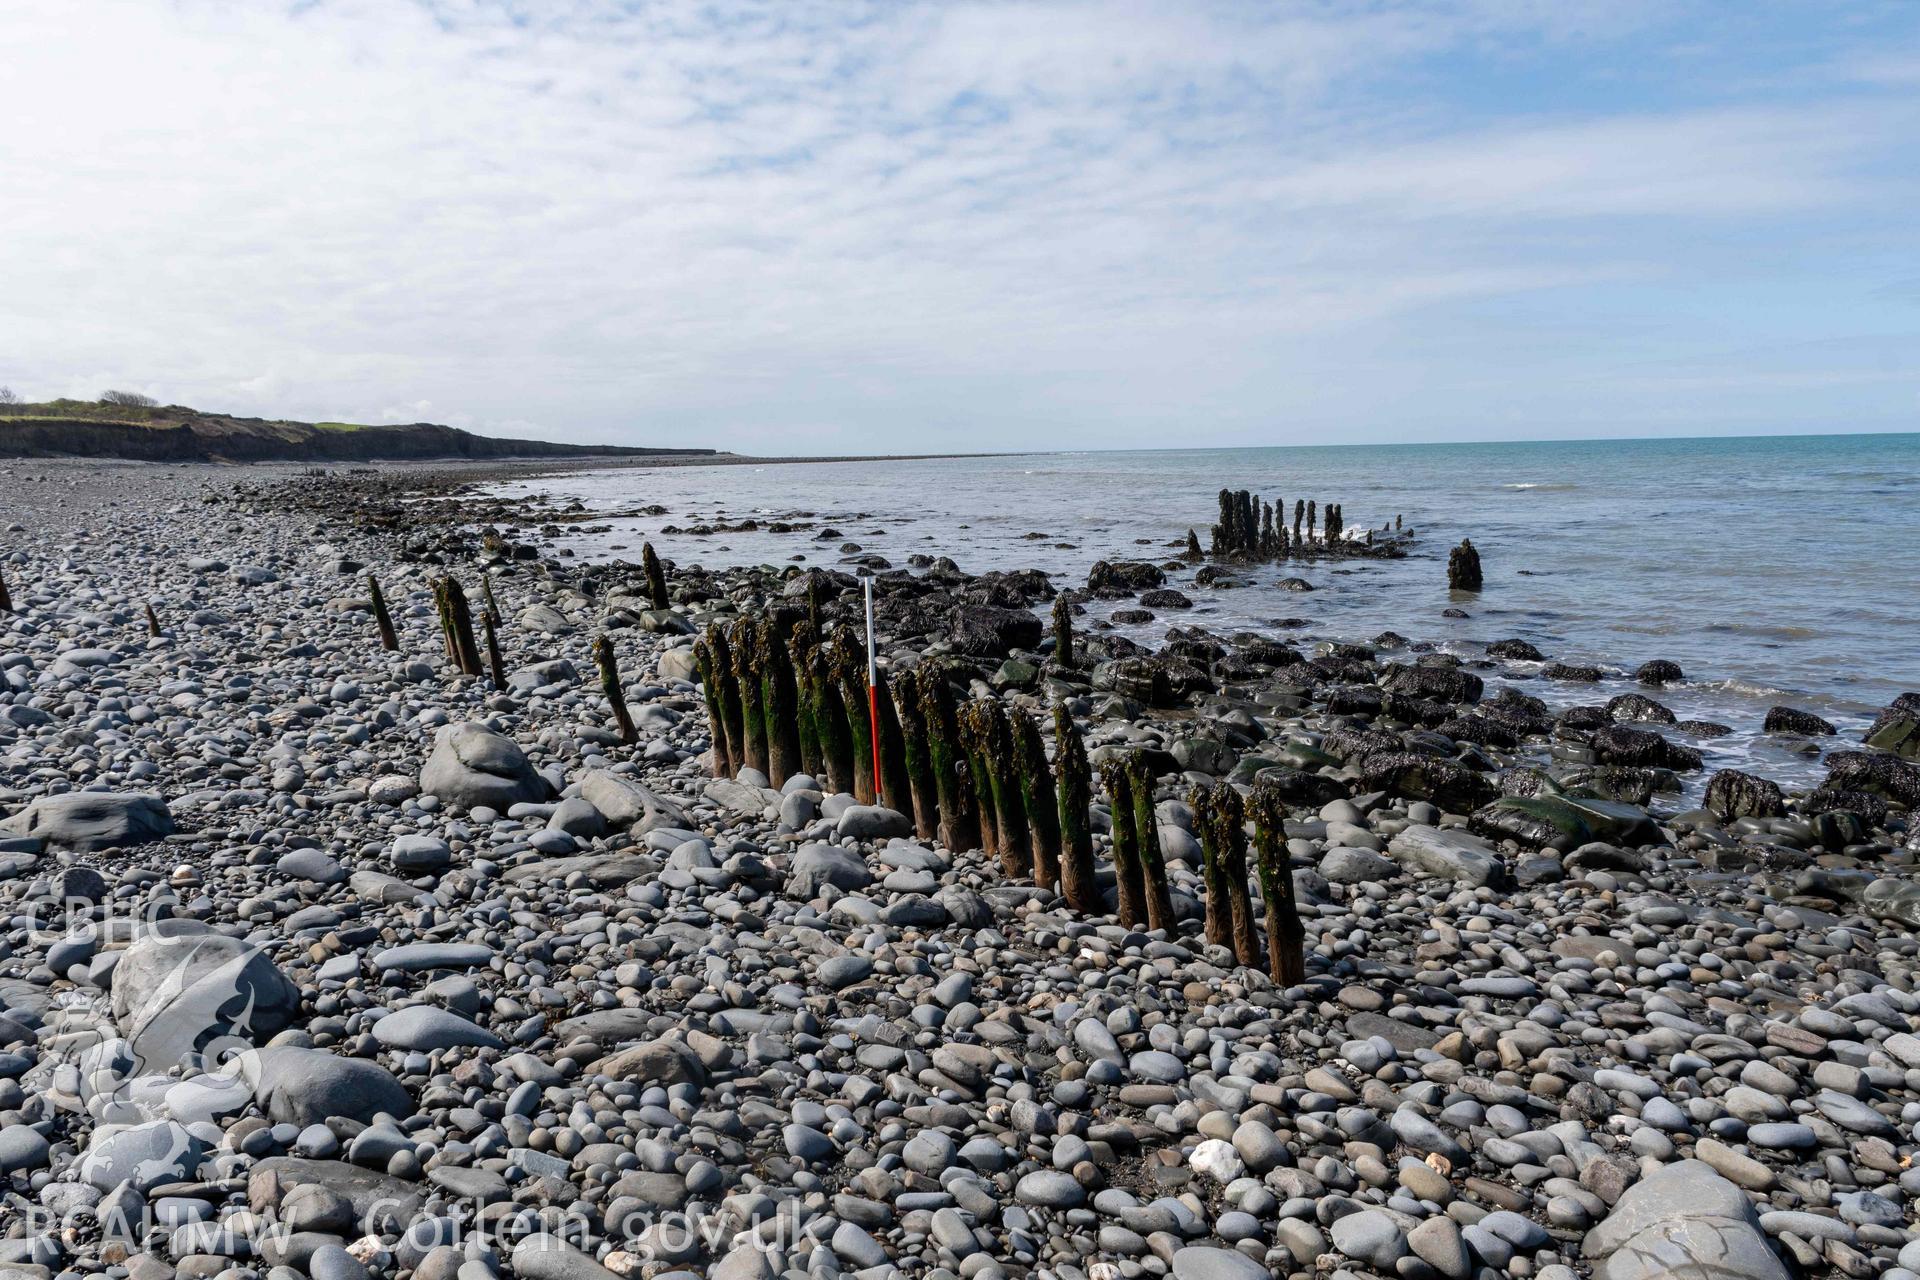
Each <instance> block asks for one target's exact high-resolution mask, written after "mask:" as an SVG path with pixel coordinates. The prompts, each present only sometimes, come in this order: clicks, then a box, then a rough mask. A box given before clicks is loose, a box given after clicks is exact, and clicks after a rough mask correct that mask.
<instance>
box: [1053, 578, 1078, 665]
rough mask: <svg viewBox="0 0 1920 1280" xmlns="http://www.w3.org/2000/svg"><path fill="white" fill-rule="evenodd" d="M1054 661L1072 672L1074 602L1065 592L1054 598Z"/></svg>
mask: <svg viewBox="0 0 1920 1280" xmlns="http://www.w3.org/2000/svg"><path fill="white" fill-rule="evenodd" d="M1053 660H1054V661H1055V662H1057V663H1059V664H1060V665H1061V666H1062V667H1064V668H1067V669H1069V670H1071V669H1072V668H1073V666H1074V661H1073V600H1072V598H1071V597H1070V596H1069V595H1068V594H1067V593H1066V592H1064V591H1062V592H1061V593H1060V594H1059V595H1057V596H1055V597H1054V598H1053Z"/></svg>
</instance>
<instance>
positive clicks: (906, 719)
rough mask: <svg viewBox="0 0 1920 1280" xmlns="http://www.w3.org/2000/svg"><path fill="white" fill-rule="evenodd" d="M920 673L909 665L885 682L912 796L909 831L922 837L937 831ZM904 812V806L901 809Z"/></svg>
mask: <svg viewBox="0 0 1920 1280" xmlns="http://www.w3.org/2000/svg"><path fill="white" fill-rule="evenodd" d="M921 678H922V673H921V672H920V671H918V670H916V669H914V668H912V667H905V668H902V669H901V670H899V671H895V672H894V673H893V674H892V675H891V676H889V677H888V680H887V685H888V689H889V692H890V693H891V694H892V695H893V698H892V702H893V715H894V720H895V722H896V723H897V724H898V725H899V726H900V753H901V756H902V758H903V761H904V763H905V765H906V770H907V794H908V795H909V796H911V797H912V799H913V808H912V814H913V833H914V835H916V836H918V837H919V838H920V839H922V840H933V839H936V838H937V837H938V836H939V834H940V790H939V786H938V784H937V783H936V782H935V780H934V775H933V756H932V754H931V753H930V752H929V750H928V748H929V746H930V744H929V743H928V741H927V715H926V709H925V707H924V706H922V699H921V693H920V681H921ZM902 812H906V810H904V809H903V810H902Z"/></svg>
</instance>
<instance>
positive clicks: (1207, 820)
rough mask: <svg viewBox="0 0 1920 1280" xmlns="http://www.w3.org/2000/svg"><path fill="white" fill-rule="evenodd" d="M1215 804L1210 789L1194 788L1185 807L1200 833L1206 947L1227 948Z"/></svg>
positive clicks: (1229, 924)
mask: <svg viewBox="0 0 1920 1280" xmlns="http://www.w3.org/2000/svg"><path fill="white" fill-rule="evenodd" d="M1215 800H1216V797H1215V795H1214V789H1213V788H1212V787H1195V788H1194V789H1193V790H1192V791H1191V792H1189V793H1188V795H1187V805H1188V806H1189V807H1190V808H1191V809H1192V810H1193V824H1194V826H1196V827H1198V828H1199V829H1200V831H1199V835H1200V855H1201V879H1202V881H1203V882H1204V884H1205V885H1206V890H1207V902H1206V908H1207V909H1206V931H1207V944H1208V945H1209V946H1215V947H1226V946H1231V945H1232V944H1233V912H1232V909H1231V908H1230V907H1228V906H1227V866H1226V859H1225V858H1224V857H1223V856H1222V851H1221V844H1220V838H1219V835H1218V827H1219V823H1218V814H1217V813H1216V812H1215Z"/></svg>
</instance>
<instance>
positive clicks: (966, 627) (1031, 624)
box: [947, 604, 1041, 658]
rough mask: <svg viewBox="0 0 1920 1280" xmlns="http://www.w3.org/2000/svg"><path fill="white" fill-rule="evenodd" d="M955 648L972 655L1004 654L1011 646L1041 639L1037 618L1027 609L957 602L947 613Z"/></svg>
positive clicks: (1028, 646) (1027, 645) (1022, 646)
mask: <svg viewBox="0 0 1920 1280" xmlns="http://www.w3.org/2000/svg"><path fill="white" fill-rule="evenodd" d="M947 626H948V629H949V631H950V632H951V639H952V643H953V647H954V650H955V652H958V653H964V654H967V655H969V656H971V657H975V658H1004V657H1006V656H1007V653H1008V652H1009V651H1010V650H1013V649H1031V648H1033V647H1034V646H1035V645H1037V644H1039V643H1040V631H1041V628H1040V619H1039V618H1038V617H1037V616H1035V615H1034V614H1033V613H1032V612H1030V611H1028V610H1026V609H1003V608H1000V607H999V606H997V605H990V604H957V605H955V606H954V607H953V609H952V611H951V612H950V613H949V614H948V615H947Z"/></svg>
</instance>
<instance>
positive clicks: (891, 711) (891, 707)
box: [874, 670, 913, 817]
mask: <svg viewBox="0 0 1920 1280" xmlns="http://www.w3.org/2000/svg"><path fill="white" fill-rule="evenodd" d="M894 678H895V677H894V676H893V675H892V674H890V673H888V672H887V671H885V670H881V671H879V672H878V673H877V674H876V675H875V677H874V679H875V684H874V711H875V713H876V714H877V716H878V717H879V721H880V787H879V791H880V798H881V800H882V801H883V802H884V803H885V804H886V806H887V807H888V808H889V809H897V810H899V811H900V812H901V813H904V814H906V815H907V816H908V817H912V816H913V780H912V778H911V777H910V776H909V775H908V773H907V743H906V735H905V733H904V731H903V730H902V729H901V727H900V711H899V708H898V707H897V706H896V705H895V703H896V699H895V697H894V683H893V682H894Z"/></svg>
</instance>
